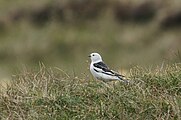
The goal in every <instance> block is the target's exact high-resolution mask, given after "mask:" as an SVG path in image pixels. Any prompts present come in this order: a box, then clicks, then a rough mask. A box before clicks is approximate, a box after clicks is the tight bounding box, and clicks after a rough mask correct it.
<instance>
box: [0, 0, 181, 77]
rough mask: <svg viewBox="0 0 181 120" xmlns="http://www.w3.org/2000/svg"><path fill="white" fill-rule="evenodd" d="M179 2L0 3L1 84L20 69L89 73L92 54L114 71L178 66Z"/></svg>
mask: <svg viewBox="0 0 181 120" xmlns="http://www.w3.org/2000/svg"><path fill="white" fill-rule="evenodd" d="M180 44H181V1H179V0H172V1H171V0H159V1H158V0H38V1H30V0H29V1H25V0H15V1H14V0H1V1H0V78H2V77H3V76H6V75H12V74H16V73H17V72H18V71H19V70H21V69H23V68H24V67H28V68H29V67H30V68H34V67H38V66H39V62H43V63H44V64H45V65H46V66H50V67H59V68H61V69H62V70H64V71H65V72H67V73H69V74H72V73H74V74H77V75H80V73H86V72H89V70H88V68H89V62H90V61H89V58H88V55H89V54H90V53H91V52H99V53H100V54H101V55H102V56H103V58H104V61H105V62H106V63H107V64H108V65H109V66H110V67H111V68H113V69H115V70H126V69H127V70H128V69H129V68H132V67H134V66H137V65H139V66H157V65H161V64H162V63H163V62H164V63H175V62H180V60H181V55H180V50H181V45H180Z"/></svg>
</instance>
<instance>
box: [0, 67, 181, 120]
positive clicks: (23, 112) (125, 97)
mask: <svg viewBox="0 0 181 120" xmlns="http://www.w3.org/2000/svg"><path fill="white" fill-rule="evenodd" d="M180 78H181V65H180V64H174V65H172V66H167V67H165V68H164V69H162V70H161V69H155V70H148V69H144V68H140V67H135V68H133V69H131V70H130V79H131V84H129V85H125V84H124V83H120V82H112V83H108V84H107V85H106V84H105V83H102V82H100V81H96V80H93V79H92V78H91V77H89V76H87V75H85V76H83V75H82V78H81V77H74V76H70V75H68V74H66V73H65V72H63V71H62V70H60V69H52V68H46V67H45V66H44V65H41V67H40V69H39V70H38V71H36V70H35V71H32V70H25V71H23V72H22V73H21V74H19V75H16V76H13V80H12V82H11V84H10V85H8V87H7V89H6V90H5V91H3V92H1V94H0V111H1V112H0V117H1V119H2V120H3V119H28V120H31V119H50V120H51V119H52V120H54V119H86V120H87V119H122V120H128V119H129V120H135V119H138V120H142V119H152V120H155V119H157V120H158V119H159V120H160V119H164V120H174V119H181V113H180V108H181V88H180V84H181V80H180Z"/></svg>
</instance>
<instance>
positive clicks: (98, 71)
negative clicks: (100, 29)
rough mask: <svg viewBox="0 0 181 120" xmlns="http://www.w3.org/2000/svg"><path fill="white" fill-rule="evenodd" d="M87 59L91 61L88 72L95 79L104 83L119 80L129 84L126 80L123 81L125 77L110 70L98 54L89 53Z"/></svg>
mask: <svg viewBox="0 0 181 120" xmlns="http://www.w3.org/2000/svg"><path fill="white" fill-rule="evenodd" d="M89 57H90V59H91V64H90V71H91V73H92V75H93V76H94V77H95V78H97V79H99V80H102V81H104V82H108V81H113V80H119V81H123V82H126V83H129V81H128V80H125V79H124V77H125V76H123V75H120V74H119V73H117V72H115V71H113V70H110V69H109V68H108V66H107V65H106V64H105V63H104V62H103V60H102V57H101V56H100V55H99V54H98V53H91V54H90V55H89Z"/></svg>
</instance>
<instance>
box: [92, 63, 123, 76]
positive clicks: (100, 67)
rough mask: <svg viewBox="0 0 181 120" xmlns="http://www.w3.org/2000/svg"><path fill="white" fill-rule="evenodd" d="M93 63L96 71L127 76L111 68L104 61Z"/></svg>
mask: <svg viewBox="0 0 181 120" xmlns="http://www.w3.org/2000/svg"><path fill="white" fill-rule="evenodd" d="M93 65H94V70H95V71H96V72H101V73H104V74H107V75H111V76H120V77H125V76H123V75H120V74H118V73H116V72H115V71H113V70H110V69H109V68H108V67H107V65H106V64H105V63H104V62H98V63H94V64H93Z"/></svg>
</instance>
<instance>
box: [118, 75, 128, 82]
mask: <svg viewBox="0 0 181 120" xmlns="http://www.w3.org/2000/svg"><path fill="white" fill-rule="evenodd" d="M117 77H118V78H119V80H120V81H123V82H125V83H127V84H128V83H129V81H128V80H126V79H124V78H123V77H121V76H117Z"/></svg>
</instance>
